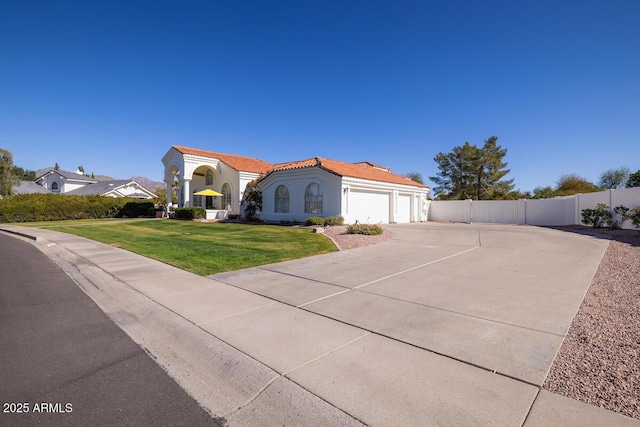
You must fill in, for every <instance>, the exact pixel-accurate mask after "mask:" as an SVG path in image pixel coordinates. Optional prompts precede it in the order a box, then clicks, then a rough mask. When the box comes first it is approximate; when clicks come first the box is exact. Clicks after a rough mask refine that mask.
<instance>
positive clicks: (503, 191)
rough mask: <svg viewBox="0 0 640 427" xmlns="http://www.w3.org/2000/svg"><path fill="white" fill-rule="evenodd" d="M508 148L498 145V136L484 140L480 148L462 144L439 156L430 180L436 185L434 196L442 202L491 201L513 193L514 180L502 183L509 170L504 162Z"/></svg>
mask: <svg viewBox="0 0 640 427" xmlns="http://www.w3.org/2000/svg"><path fill="white" fill-rule="evenodd" d="M506 155H507V149H506V148H502V147H500V146H499V145H498V137H496V136H492V137H491V138H489V139H486V140H485V141H484V145H483V147H482V148H478V147H477V146H476V145H471V144H469V143H468V142H465V143H464V145H461V146H457V147H454V148H453V150H452V151H451V152H450V153H438V155H437V156H436V157H435V158H434V160H435V162H436V163H437V164H438V169H439V171H438V174H437V176H430V177H429V179H430V180H431V181H433V182H434V183H436V187H435V188H434V192H435V195H436V196H437V197H438V198H442V199H459V200H462V199H467V198H473V199H476V200H494V199H500V198H503V197H505V196H506V195H507V194H508V193H509V192H510V191H512V190H513V188H514V185H513V179H510V180H503V178H504V177H505V175H507V174H508V173H509V172H510V170H509V169H505V168H506V167H507V163H506V162H504V161H503V159H504V157H505V156H506Z"/></svg>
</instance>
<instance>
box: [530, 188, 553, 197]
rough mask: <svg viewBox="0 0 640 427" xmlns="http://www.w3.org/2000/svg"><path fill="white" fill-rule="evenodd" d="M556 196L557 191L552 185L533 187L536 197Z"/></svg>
mask: <svg viewBox="0 0 640 427" xmlns="http://www.w3.org/2000/svg"><path fill="white" fill-rule="evenodd" d="M553 197H555V191H554V190H553V188H551V187H550V186H547V187H536V188H534V189H533V198H534V199H551V198H553Z"/></svg>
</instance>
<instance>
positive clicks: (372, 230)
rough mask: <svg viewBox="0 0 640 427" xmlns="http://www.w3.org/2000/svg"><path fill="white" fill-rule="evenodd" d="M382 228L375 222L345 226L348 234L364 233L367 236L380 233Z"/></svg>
mask: <svg viewBox="0 0 640 427" xmlns="http://www.w3.org/2000/svg"><path fill="white" fill-rule="evenodd" d="M382 232H383V229H382V227H380V226H379V225H377V224H359V223H357V222H356V223H355V224H351V225H350V226H349V227H348V228H347V233H348V234H365V235H367V236H377V235H379V234H382Z"/></svg>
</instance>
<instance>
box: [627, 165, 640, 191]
mask: <svg viewBox="0 0 640 427" xmlns="http://www.w3.org/2000/svg"><path fill="white" fill-rule="evenodd" d="M632 187H640V169H638V172H634V173H632V174H629V179H627V188H632Z"/></svg>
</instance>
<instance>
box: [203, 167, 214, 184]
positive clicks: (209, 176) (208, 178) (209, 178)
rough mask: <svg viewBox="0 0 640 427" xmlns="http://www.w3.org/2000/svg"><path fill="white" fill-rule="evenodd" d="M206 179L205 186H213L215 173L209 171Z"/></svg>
mask: <svg viewBox="0 0 640 427" xmlns="http://www.w3.org/2000/svg"><path fill="white" fill-rule="evenodd" d="M204 179H205V182H204V185H213V171H212V170H211V169H207V173H206V175H205V178H204Z"/></svg>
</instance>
